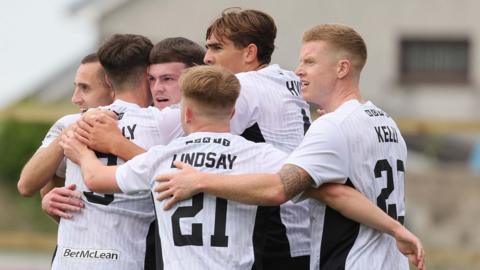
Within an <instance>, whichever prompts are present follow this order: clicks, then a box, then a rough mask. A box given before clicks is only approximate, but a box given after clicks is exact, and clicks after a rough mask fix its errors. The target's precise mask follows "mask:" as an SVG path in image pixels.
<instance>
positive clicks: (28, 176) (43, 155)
mask: <svg viewBox="0 0 480 270" xmlns="http://www.w3.org/2000/svg"><path fill="white" fill-rule="evenodd" d="M59 142H60V139H59V138H58V137H57V138H56V139H55V140H54V141H53V142H52V143H50V145H49V146H47V147H46V148H43V149H40V150H39V151H38V152H37V153H35V154H34V155H33V156H32V158H30V160H29V161H28V162H27V163H26V164H25V166H24V167H23V169H22V172H21V173H20V179H19V180H18V184H17V188H18V191H19V192H20V194H22V196H26V197H30V196H33V195H35V193H37V192H38V191H39V190H40V189H41V188H42V187H44V186H45V185H46V184H47V183H48V181H49V180H50V179H52V177H53V176H54V175H55V172H56V170H57V167H58V165H59V164H60V162H61V161H62V159H63V149H62V147H61V146H60V144H59Z"/></svg>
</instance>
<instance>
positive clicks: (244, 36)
mask: <svg viewBox="0 0 480 270" xmlns="http://www.w3.org/2000/svg"><path fill="white" fill-rule="evenodd" d="M212 34H213V35H214V36H215V37H216V38H217V39H219V40H222V39H223V38H228V39H229V40H231V41H232V42H233V44H234V45H235V46H236V47H237V48H245V47H247V46H248V45H249V44H251V43H253V44H255V45H256V46H257V49H258V51H257V59H258V61H259V62H260V63H262V64H268V63H270V61H271V58H272V53H273V50H274V49H275V44H274V41H275V37H276V35H277V27H276V26H275V22H274V21H273V18H272V17H271V16H270V15H268V14H266V13H264V12H261V11H258V10H254V9H246V10H242V9H240V8H229V9H226V10H224V11H223V12H222V16H221V17H220V18H218V19H216V20H215V21H214V22H213V23H212V24H211V25H210V27H208V29H207V34H206V39H208V38H210V36H211V35H212Z"/></svg>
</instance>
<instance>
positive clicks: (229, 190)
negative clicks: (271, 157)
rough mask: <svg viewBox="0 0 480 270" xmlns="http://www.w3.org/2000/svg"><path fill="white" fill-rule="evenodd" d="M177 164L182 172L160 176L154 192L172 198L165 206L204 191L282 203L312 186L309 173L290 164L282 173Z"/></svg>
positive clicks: (235, 198)
mask: <svg viewBox="0 0 480 270" xmlns="http://www.w3.org/2000/svg"><path fill="white" fill-rule="evenodd" d="M175 166H177V168H179V169H181V170H182V171H181V172H179V173H171V174H164V175H160V176H158V177H157V179H156V180H157V181H158V183H157V185H156V186H155V188H154V191H156V192H159V193H160V194H159V195H158V197H157V199H159V200H163V199H167V198H168V199H169V200H168V201H167V202H166V204H165V209H168V208H170V207H171V206H172V205H174V204H175V203H176V202H178V201H181V200H184V199H187V198H190V197H192V196H193V195H195V194H197V193H200V192H207V193H210V194H212V195H215V196H217V197H222V198H225V199H228V200H233V201H238V202H242V203H246V204H255V205H280V204H282V203H284V202H286V201H288V200H289V199H290V198H292V197H293V196H295V195H297V194H298V193H300V192H301V191H303V190H305V189H306V188H307V187H309V186H310V185H311V180H310V177H309V176H308V174H306V173H304V172H303V173H302V171H303V170H301V169H300V168H298V167H296V166H294V165H290V164H286V165H284V166H283V167H282V168H281V170H280V171H279V172H278V173H261V174H242V175H220V174H210V173H203V172H199V171H196V170H195V169H193V168H192V167H190V166H189V165H187V164H185V163H181V162H175Z"/></svg>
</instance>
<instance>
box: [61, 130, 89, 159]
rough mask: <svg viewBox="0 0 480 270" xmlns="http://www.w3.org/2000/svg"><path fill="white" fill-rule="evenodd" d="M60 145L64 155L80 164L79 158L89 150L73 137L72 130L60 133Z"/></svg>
mask: <svg viewBox="0 0 480 270" xmlns="http://www.w3.org/2000/svg"><path fill="white" fill-rule="evenodd" d="M60 146H61V147H62V148H63V152H64V154H65V156H66V157H68V158H69V159H70V160H72V161H73V162H75V163H77V164H80V161H81V159H82V158H83V157H85V156H86V155H87V154H88V153H89V152H91V150H90V149H88V147H87V146H86V145H84V144H83V143H81V142H79V141H78V140H77V139H76V138H75V135H74V133H73V131H72V130H69V131H67V132H64V133H62V136H61V139H60Z"/></svg>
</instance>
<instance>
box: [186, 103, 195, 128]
mask: <svg viewBox="0 0 480 270" xmlns="http://www.w3.org/2000/svg"><path fill="white" fill-rule="evenodd" d="M184 113H185V115H184V116H185V123H188V124H189V123H191V122H192V119H193V110H192V109H191V108H190V106H188V105H185V112H184Z"/></svg>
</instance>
